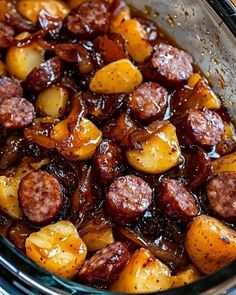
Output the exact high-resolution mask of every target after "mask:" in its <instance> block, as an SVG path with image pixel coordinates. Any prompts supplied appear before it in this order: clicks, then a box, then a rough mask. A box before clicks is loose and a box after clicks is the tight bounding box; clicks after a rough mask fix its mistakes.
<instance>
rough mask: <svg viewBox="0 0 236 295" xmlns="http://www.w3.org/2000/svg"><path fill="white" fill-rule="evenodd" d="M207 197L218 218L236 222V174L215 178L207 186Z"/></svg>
mask: <svg viewBox="0 0 236 295" xmlns="http://www.w3.org/2000/svg"><path fill="white" fill-rule="evenodd" d="M207 196H208V200H209V203H210V206H211V208H212V210H213V211H214V212H215V213H216V214H217V215H218V216H220V217H221V218H222V219H224V220H226V221H229V222H236V172H223V173H221V174H219V175H216V176H215V177H213V178H212V179H211V181H210V182H209V184H208V186H207Z"/></svg>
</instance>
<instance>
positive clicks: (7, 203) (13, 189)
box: [0, 176, 23, 219]
mask: <svg viewBox="0 0 236 295" xmlns="http://www.w3.org/2000/svg"><path fill="white" fill-rule="evenodd" d="M19 184H20V179H19V178H14V177H6V176H0V208H1V210H2V211H3V212H4V213H5V214H7V215H9V216H10V217H12V218H15V219H20V218H21V217H22V216H23V213H22V210H21V209H20V207H19V203H18V188H19Z"/></svg>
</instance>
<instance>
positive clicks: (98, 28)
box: [66, 0, 110, 38]
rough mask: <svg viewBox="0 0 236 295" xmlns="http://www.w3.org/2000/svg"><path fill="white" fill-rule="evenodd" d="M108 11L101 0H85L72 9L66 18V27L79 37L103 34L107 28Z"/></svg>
mask: <svg viewBox="0 0 236 295" xmlns="http://www.w3.org/2000/svg"><path fill="white" fill-rule="evenodd" d="M109 19H110V13H109V12H108V7H107V6H106V4H105V3H104V1H101V0H87V1H85V2H83V3H82V4H80V5H79V6H78V7H76V8H75V9H73V10H72V11H71V13H70V14H69V15H68V17H67V19H66V28H67V30H68V31H69V32H71V33H73V34H75V35H77V36H78V37H80V38H91V37H94V36H97V35H104V34H106V33H107V32H108V29H109Z"/></svg>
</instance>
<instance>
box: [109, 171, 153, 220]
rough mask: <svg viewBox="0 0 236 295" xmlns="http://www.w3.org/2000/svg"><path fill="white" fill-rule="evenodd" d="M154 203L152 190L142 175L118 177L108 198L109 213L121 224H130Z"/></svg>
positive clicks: (111, 187) (110, 189)
mask: <svg viewBox="0 0 236 295" xmlns="http://www.w3.org/2000/svg"><path fill="white" fill-rule="evenodd" d="M151 203H152V190H151V188H150V186H149V185H148V184H147V183H146V182H145V181H144V180H143V179H141V178H140V177H137V176H135V175H127V176H124V177H119V178H117V179H116V180H115V181H114V182H113V183H112V185H111V186H110V188H109V191H108V195H107V198H106V210H107V212H108V214H109V215H110V216H111V217H112V218H113V219H114V221H115V222H117V223H119V224H129V223H132V222H135V221H136V220H137V219H138V218H140V217H142V216H143V214H144V212H145V211H146V210H147V209H148V208H149V206H150V205H151Z"/></svg>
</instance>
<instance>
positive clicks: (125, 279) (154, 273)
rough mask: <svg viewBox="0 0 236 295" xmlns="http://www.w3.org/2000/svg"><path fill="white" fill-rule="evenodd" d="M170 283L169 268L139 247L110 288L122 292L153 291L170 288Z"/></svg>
mask: <svg viewBox="0 0 236 295" xmlns="http://www.w3.org/2000/svg"><path fill="white" fill-rule="evenodd" d="M171 284H172V282H171V277H170V270H169V268H168V267H167V266H166V265H165V264H163V263H162V262H160V261H159V260H157V259H156V258H155V257H154V256H152V254H151V253H150V252H149V251H148V250H146V249H143V248H141V249H140V250H138V251H136V252H135V253H134V254H133V255H132V257H131V259H130V262H129V263H128V264H127V265H126V266H125V268H124V269H123V270H122V272H121V273H120V276H119V278H118V279H117V280H116V281H115V282H114V283H113V284H112V285H111V289H110V290H111V291H113V292H122V293H123V292H124V293H142V292H154V291H163V290H167V289H170V287H171Z"/></svg>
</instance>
